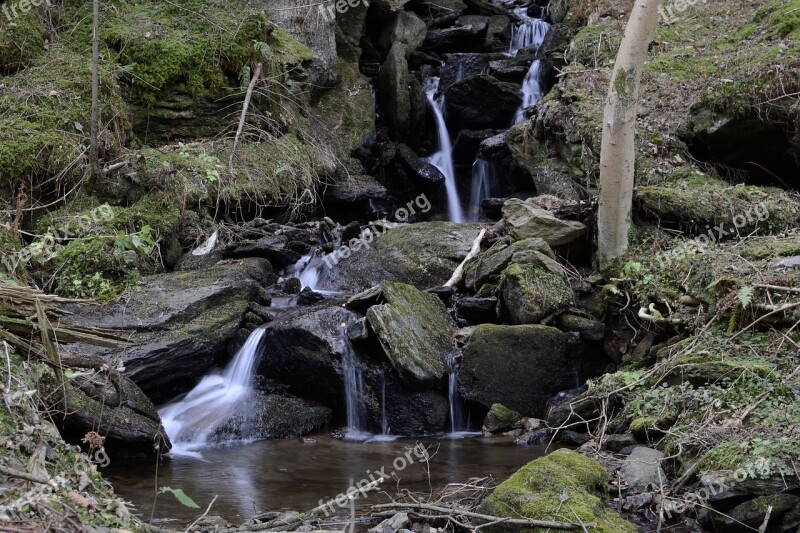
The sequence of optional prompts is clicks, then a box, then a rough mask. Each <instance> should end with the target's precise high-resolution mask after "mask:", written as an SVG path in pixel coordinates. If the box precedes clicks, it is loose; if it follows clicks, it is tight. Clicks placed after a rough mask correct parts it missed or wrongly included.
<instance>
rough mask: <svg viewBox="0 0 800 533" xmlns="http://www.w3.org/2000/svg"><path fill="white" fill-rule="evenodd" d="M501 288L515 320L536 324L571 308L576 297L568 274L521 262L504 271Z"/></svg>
mask: <svg viewBox="0 0 800 533" xmlns="http://www.w3.org/2000/svg"><path fill="white" fill-rule="evenodd" d="M500 292H501V294H502V301H503V309H504V310H505V313H506V314H507V315H508V317H509V319H510V320H511V322H512V323H513V324H535V323H537V322H539V321H541V320H543V319H544V318H546V317H548V316H552V315H555V314H557V313H560V312H561V311H563V310H564V309H566V308H568V307H569V306H570V305H571V304H572V300H573V296H572V291H571V290H570V288H569V286H568V285H567V282H566V281H565V279H564V276H562V275H559V274H553V273H552V272H550V271H548V270H545V269H543V268H539V267H536V266H533V265H524V266H523V265H519V264H517V263H511V264H510V265H509V266H508V267H507V268H506V269H505V270H504V271H503V275H502V278H501V281H500Z"/></svg>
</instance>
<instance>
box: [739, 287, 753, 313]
mask: <svg viewBox="0 0 800 533" xmlns="http://www.w3.org/2000/svg"><path fill="white" fill-rule="evenodd" d="M736 299H737V300H738V301H739V304H741V306H742V309H744V308H745V307H747V306H748V305H750V303H751V302H752V301H753V287H742V288H741V289H739V292H738V293H737V294H736Z"/></svg>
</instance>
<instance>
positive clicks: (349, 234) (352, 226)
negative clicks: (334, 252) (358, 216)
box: [342, 220, 361, 241]
mask: <svg viewBox="0 0 800 533" xmlns="http://www.w3.org/2000/svg"><path fill="white" fill-rule="evenodd" d="M360 235H361V224H359V223H358V222H357V221H355V220H354V221H352V222H350V223H349V224H348V225H347V226H345V227H344V229H342V240H343V241H349V240H350V239H355V238H358V237H359V236H360Z"/></svg>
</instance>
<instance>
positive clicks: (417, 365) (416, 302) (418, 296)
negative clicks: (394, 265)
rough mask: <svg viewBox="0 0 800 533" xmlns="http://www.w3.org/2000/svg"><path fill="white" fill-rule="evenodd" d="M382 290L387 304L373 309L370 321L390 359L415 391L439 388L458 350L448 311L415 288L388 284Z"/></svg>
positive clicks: (399, 284) (432, 298)
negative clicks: (450, 358) (448, 362)
mask: <svg viewBox="0 0 800 533" xmlns="http://www.w3.org/2000/svg"><path fill="white" fill-rule="evenodd" d="M381 289H382V291H383V299H384V300H385V301H386V303H385V304H383V305H375V306H372V307H370V308H369V310H368V311H367V321H368V322H369V325H370V326H371V327H372V329H373V330H374V331H375V334H376V336H377V337H378V340H379V341H380V343H381V346H382V347H383V350H384V351H385V352H386V356H387V357H388V358H389V361H391V363H392V366H394V368H395V369H396V370H397V372H398V373H399V374H400V376H401V378H402V379H403V380H404V381H405V382H406V383H407V384H409V385H410V386H411V387H412V388H418V389H425V388H430V387H432V386H435V385H436V384H437V383H438V382H439V381H440V380H441V378H442V376H443V375H444V371H445V368H444V361H445V359H446V358H447V356H448V354H450V353H451V352H453V351H454V350H455V344H454V342H453V329H454V324H453V322H452V319H451V318H450V315H448V314H447V309H445V307H444V304H442V302H441V300H440V299H439V298H438V297H436V296H435V295H433V294H428V293H424V292H421V291H419V290H417V289H415V288H414V287H412V286H411V285H406V284H404V283H395V282H384V283H382V284H381Z"/></svg>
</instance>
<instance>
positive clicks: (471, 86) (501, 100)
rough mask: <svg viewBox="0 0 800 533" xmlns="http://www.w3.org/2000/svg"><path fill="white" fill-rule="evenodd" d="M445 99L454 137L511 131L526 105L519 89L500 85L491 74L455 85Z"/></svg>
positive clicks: (505, 84) (504, 84) (500, 82)
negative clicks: (462, 133) (466, 131)
mask: <svg viewBox="0 0 800 533" xmlns="http://www.w3.org/2000/svg"><path fill="white" fill-rule="evenodd" d="M445 96H446V100H445V101H446V108H447V125H448V127H449V128H450V131H451V132H452V133H455V132H458V131H460V130H462V129H469V130H487V129H505V128H508V127H509V125H510V124H511V120H512V119H513V118H514V114H515V113H516V112H517V109H518V108H519V106H520V105H521V104H522V96H521V93H520V89H519V86H518V85H515V84H513V83H505V82H502V81H498V80H497V79H496V78H493V77H492V76H489V75H488V74H481V75H479V76H473V77H472V78H467V79H465V80H462V81H459V82H457V83H454V84H453V85H452V86H450V87H449V88H448V89H447V92H446V93H445Z"/></svg>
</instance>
